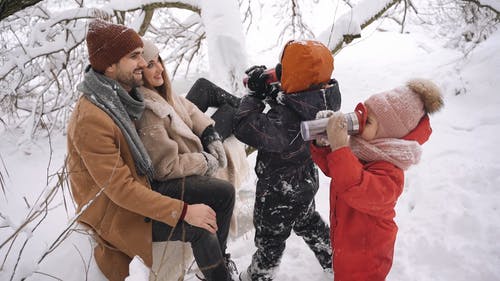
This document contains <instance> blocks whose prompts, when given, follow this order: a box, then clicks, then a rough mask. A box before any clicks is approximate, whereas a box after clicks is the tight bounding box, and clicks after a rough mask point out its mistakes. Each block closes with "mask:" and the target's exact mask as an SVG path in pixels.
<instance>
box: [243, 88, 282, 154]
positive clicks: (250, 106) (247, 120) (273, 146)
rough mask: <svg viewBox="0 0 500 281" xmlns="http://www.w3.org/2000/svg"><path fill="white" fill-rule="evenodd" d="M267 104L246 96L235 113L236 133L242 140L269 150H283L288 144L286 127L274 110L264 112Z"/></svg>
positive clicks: (258, 147)
mask: <svg viewBox="0 0 500 281" xmlns="http://www.w3.org/2000/svg"><path fill="white" fill-rule="evenodd" d="M264 109H265V104H264V103H263V102H262V101H261V100H260V99H258V98H254V97H251V96H245V97H243V98H242V100H241V103H240V106H239V107H238V110H237V111H236V114H235V117H234V118H235V119H234V135H235V136H236V138H237V139H238V140H240V141H241V142H243V143H245V144H247V145H250V146H252V147H255V148H256V149H264V150H266V151H269V152H282V151H283V149H285V148H286V147H287V146H288V135H287V131H286V128H283V126H282V125H281V117H282V116H279V114H277V113H276V112H273V111H271V110H270V111H269V112H268V113H267V114H265V113H263V111H264Z"/></svg>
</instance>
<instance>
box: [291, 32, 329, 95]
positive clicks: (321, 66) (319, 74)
mask: <svg viewBox="0 0 500 281" xmlns="http://www.w3.org/2000/svg"><path fill="white" fill-rule="evenodd" d="M281 65H282V74H281V88H282V89H283V91H284V92H285V93H295V92H300V91H304V90H307V89H309V87H311V86H312V85H315V84H319V83H325V82H328V80H330V78H331V75H332V72H333V56H332V53H331V52H330V50H328V48H327V47H326V46H325V45H323V44H322V43H320V42H318V41H313V40H305V41H294V40H292V41H290V42H288V43H287V44H286V45H285V47H284V48H283V52H282V55H281Z"/></svg>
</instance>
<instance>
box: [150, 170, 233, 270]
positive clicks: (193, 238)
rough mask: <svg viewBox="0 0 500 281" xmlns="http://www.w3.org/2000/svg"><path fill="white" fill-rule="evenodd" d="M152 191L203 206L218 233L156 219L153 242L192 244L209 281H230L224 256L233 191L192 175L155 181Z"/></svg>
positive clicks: (219, 183)
mask: <svg viewBox="0 0 500 281" xmlns="http://www.w3.org/2000/svg"><path fill="white" fill-rule="evenodd" d="M153 189H154V190H156V191H157V192H160V193H161V194H163V195H166V196H169V197H173V198H177V199H181V200H183V201H184V202H186V203H187V204H199V203H203V204H206V205H208V206H210V207H211V208H212V209H213V210H214V211H215V212H216V216H217V225H218V231H217V234H216V235H215V234H211V233H210V232H208V231H206V230H205V229H202V228H198V227H194V226H192V225H189V224H188V223H186V222H181V223H179V224H178V225H177V226H176V227H175V228H172V227H171V226H169V225H167V224H164V223H162V222H159V221H155V220H153V241H167V240H174V241H177V240H180V241H187V242H191V246H192V248H193V254H194V257H195V259H196V263H197V264H198V266H199V267H200V269H201V270H202V272H203V274H204V275H205V277H206V279H207V280H231V279H230V278H231V277H230V275H229V273H228V270H227V267H226V265H225V260H224V253H225V250H226V241H227V236H228V233H229V225H230V219H231V215H232V212H233V208H234V195H235V194H234V188H233V186H232V185H231V184H230V183H229V182H227V181H223V180H219V179H215V178H210V177H204V176H191V177H186V178H185V179H175V180H168V181H165V182H154V183H153Z"/></svg>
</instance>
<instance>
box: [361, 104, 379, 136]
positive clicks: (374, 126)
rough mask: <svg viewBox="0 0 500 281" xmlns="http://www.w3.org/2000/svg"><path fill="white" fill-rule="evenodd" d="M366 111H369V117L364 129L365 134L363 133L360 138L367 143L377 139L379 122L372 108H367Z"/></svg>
mask: <svg viewBox="0 0 500 281" xmlns="http://www.w3.org/2000/svg"><path fill="white" fill-rule="evenodd" d="M366 109H367V111H368V117H367V118H366V123H365V128H364V129H363V133H361V135H360V137H361V138H362V139H364V140H365V141H371V140H373V139H375V135H376V134H377V130H378V121H377V118H376V116H375V115H374V114H373V113H372V111H371V110H370V108H369V107H366Z"/></svg>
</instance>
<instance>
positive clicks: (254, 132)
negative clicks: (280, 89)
mask: <svg viewBox="0 0 500 281" xmlns="http://www.w3.org/2000/svg"><path fill="white" fill-rule="evenodd" d="M277 100H279V101H277ZM277 100H267V102H268V104H269V105H270V107H271V108H270V109H269V111H267V113H263V111H264V109H265V107H266V106H265V104H264V103H263V102H262V101H261V100H260V99H258V98H255V97H252V96H245V97H243V99H242V101H241V104H240V106H239V108H238V110H237V112H236V115H235V120H234V135H235V136H236V138H238V139H239V140H240V141H241V142H243V143H245V144H247V145H250V146H252V147H255V148H256V149H258V154H257V162H256V164H255V172H256V174H257V177H258V178H259V179H260V180H270V179H278V178H282V177H287V176H293V175H296V176H299V175H300V174H301V172H302V171H304V169H308V168H309V167H310V165H312V163H313V162H312V160H311V154H310V151H309V142H304V140H303V139H302V137H301V135H300V122H301V121H304V120H312V119H315V117H316V113H317V112H318V111H320V110H325V109H330V110H333V111H337V110H339V108H340V102H341V95H340V91H339V86H338V83H337V81H336V80H335V79H332V80H331V81H330V82H329V85H328V87H327V88H326V89H318V90H311V91H304V92H297V93H293V94H282V95H279V97H278V98H277ZM299 177H300V176H299Z"/></svg>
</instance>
